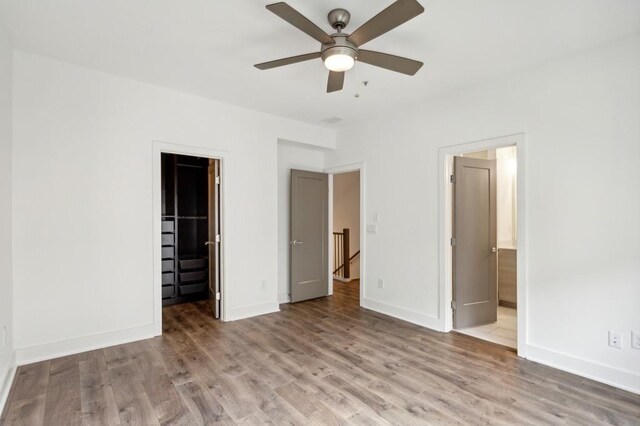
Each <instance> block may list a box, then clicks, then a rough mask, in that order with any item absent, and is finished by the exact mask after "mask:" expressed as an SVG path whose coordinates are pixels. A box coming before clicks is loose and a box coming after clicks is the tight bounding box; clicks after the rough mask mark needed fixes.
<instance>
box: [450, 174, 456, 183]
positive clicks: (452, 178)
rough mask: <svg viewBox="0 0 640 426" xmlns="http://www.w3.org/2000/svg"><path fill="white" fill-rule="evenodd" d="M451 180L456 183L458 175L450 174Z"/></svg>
mask: <svg viewBox="0 0 640 426" xmlns="http://www.w3.org/2000/svg"><path fill="white" fill-rule="evenodd" d="M449 182H451V183H456V175H451V176H449Z"/></svg>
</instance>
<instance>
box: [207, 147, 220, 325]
mask: <svg viewBox="0 0 640 426" xmlns="http://www.w3.org/2000/svg"><path fill="white" fill-rule="evenodd" d="M208 202H209V204H208V205H209V208H208V220H209V241H207V242H206V243H205V244H206V245H207V246H208V247H209V303H210V305H211V310H212V312H213V316H214V317H215V318H216V319H219V318H220V301H221V292H220V276H221V275H220V274H221V266H220V245H221V244H222V243H221V236H220V160H213V159H210V160H209V200H208Z"/></svg>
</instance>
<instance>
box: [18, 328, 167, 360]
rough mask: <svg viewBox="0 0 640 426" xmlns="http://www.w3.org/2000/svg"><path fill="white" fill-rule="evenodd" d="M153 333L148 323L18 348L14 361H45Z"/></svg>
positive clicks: (147, 336)
mask: <svg viewBox="0 0 640 426" xmlns="http://www.w3.org/2000/svg"><path fill="white" fill-rule="evenodd" d="M154 335H155V333H154V325H153V324H149V325H145V326H141V327H134V328H127V329H124V330H117V331H110V332H107V333H100V334H95V335H93V336H84V337H78V338H75V339H69V340H63V341H61V342H53V343H45V344H43V345H36V346H30V347H26V348H19V349H16V363H17V365H25V364H31V363H34V362H39V361H46V360H49V359H53V358H58V357H61V356H67V355H73V354H78V353H81V352H87V351H92V350H94V349H102V348H106V347H109V346H115V345H120V344H123V343H129V342H135V341H136V340H143V339H150V338H152V337H154Z"/></svg>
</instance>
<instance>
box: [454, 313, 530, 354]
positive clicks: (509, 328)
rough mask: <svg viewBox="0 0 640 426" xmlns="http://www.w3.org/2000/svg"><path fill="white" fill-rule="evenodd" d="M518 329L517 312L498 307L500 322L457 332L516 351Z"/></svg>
mask: <svg viewBox="0 0 640 426" xmlns="http://www.w3.org/2000/svg"><path fill="white" fill-rule="evenodd" d="M517 328H518V318H517V311H516V310H515V309H513V308H505V307H504V306H498V321H496V322H492V323H491V324H485V325H479V326H477V327H469V328H463V329H460V330H456V331H457V332H458V333H462V334H466V335H467V336H473V337H477V338H478V339H482V340H486V341H488V342H493V343H497V344H499V345H504V346H508V347H510V348H513V349H515V348H517V347H518V331H517Z"/></svg>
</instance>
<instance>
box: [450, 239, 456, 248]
mask: <svg viewBox="0 0 640 426" xmlns="http://www.w3.org/2000/svg"><path fill="white" fill-rule="evenodd" d="M451 245H452V246H455V245H456V239H455V238H451Z"/></svg>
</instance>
